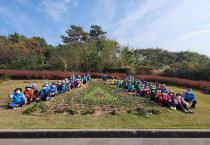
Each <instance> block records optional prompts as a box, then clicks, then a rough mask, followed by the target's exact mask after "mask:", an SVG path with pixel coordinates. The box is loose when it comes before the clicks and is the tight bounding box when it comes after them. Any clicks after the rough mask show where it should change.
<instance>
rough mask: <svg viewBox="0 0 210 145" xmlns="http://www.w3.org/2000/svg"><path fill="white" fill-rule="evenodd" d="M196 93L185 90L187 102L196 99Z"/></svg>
mask: <svg viewBox="0 0 210 145" xmlns="http://www.w3.org/2000/svg"><path fill="white" fill-rule="evenodd" d="M195 99H196V98H195V94H194V93H192V92H191V93H189V92H185V93H184V100H186V101H187V102H190V101H192V102H193V101H195Z"/></svg>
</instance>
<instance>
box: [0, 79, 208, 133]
mask: <svg viewBox="0 0 210 145" xmlns="http://www.w3.org/2000/svg"><path fill="white" fill-rule="evenodd" d="M32 82H34V81H31V80H30V84H31V83H32ZM35 82H36V83H37V85H38V88H39V89H40V88H41V85H42V84H43V83H44V80H36V81H35ZM49 82H52V81H49ZM26 85H27V83H24V80H10V81H7V82H3V83H0V90H1V91H0V116H1V117H0V128H1V129H28V128H31V129H35V128H36V129H38V128H39V129H41V128H69V129H81V128H86V129H87V128H88V129H109V128H119V129H134V128H185V129H192V128H193V129H195V128H196V129H210V111H209V110H210V95H209V94H205V93H204V92H202V91H199V90H194V92H195V94H196V96H197V100H198V104H197V108H196V109H193V112H194V114H185V113H183V112H181V111H174V110H169V109H167V108H161V112H162V113H161V114H158V115H151V116H150V117H148V118H147V117H144V116H138V115H133V114H127V113H126V114H117V115H111V114H102V115H100V114H93V115H65V114H64V115H63V114H60V113H58V114H55V113H51V114H49V115H45V116H38V115H37V116H36V115H22V112H23V111H24V110H26V109H27V108H29V107H32V106H33V105H34V104H35V103H33V104H30V105H26V106H24V107H23V108H22V109H17V110H12V109H7V103H8V102H10V101H12V100H11V99H9V98H8V93H9V92H12V91H13V90H14V89H15V88H16V87H22V88H24V87H25V86H26ZM87 87H88V84H87V85H85V86H84V87H82V88H80V89H76V90H73V91H72V92H70V93H77V92H79V91H82V90H83V89H85V88H87ZM168 90H174V91H175V93H178V92H180V93H182V92H183V91H185V90H186V88H181V87H175V86H168ZM65 95H66V94H65ZM65 95H63V96H59V97H60V98H62V97H64V96H65ZM142 100H145V99H144V98H142ZM52 101H53V100H52Z"/></svg>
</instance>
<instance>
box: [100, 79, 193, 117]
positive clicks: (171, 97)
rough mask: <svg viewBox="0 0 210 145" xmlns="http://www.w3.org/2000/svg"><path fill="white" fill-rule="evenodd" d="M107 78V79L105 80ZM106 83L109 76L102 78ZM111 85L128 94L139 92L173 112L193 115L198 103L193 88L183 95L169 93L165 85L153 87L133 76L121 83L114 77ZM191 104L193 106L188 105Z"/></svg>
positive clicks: (157, 84)
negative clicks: (192, 109) (179, 111)
mask: <svg viewBox="0 0 210 145" xmlns="http://www.w3.org/2000/svg"><path fill="white" fill-rule="evenodd" d="M104 78H106V79H104ZM102 79H103V80H104V81H106V80H107V76H106V75H104V76H103V77H102ZM110 83H111V85H116V86H117V87H119V88H122V89H123V90H127V91H128V92H137V93H139V95H140V96H145V97H148V98H150V99H151V100H152V101H155V102H157V103H158V104H159V105H160V106H165V107H169V108H170V109H171V110H177V109H179V110H182V111H183V112H185V113H193V112H192V111H191V110H190V108H195V105H196V103H197V101H196V97H195V94H194V93H193V92H192V89H191V88H188V89H187V91H186V92H184V93H183V94H180V93H177V94H176V95H175V93H174V92H173V91H172V90H170V91H168V90H167V88H166V85H165V84H160V83H158V82H156V84H155V85H153V83H152V82H150V83H148V82H147V81H145V80H144V81H141V80H140V79H134V78H133V77H132V76H131V75H130V76H128V77H127V78H125V80H123V81H121V80H120V78H119V79H118V80H115V79H114V77H112V78H111V80H110ZM188 103H190V104H191V106H189V105H188Z"/></svg>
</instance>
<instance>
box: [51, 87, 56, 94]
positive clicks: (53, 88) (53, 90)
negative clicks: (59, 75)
mask: <svg viewBox="0 0 210 145" xmlns="http://www.w3.org/2000/svg"><path fill="white" fill-rule="evenodd" d="M50 92H51V93H56V94H57V87H53V86H51V87H50Z"/></svg>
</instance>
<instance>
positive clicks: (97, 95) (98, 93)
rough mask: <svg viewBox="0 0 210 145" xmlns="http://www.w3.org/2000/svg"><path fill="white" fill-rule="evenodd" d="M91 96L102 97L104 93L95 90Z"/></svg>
mask: <svg viewBox="0 0 210 145" xmlns="http://www.w3.org/2000/svg"><path fill="white" fill-rule="evenodd" d="M93 96H94V97H96V98H103V97H105V95H104V94H103V93H101V92H97V93H95V94H94V95H93Z"/></svg>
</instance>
